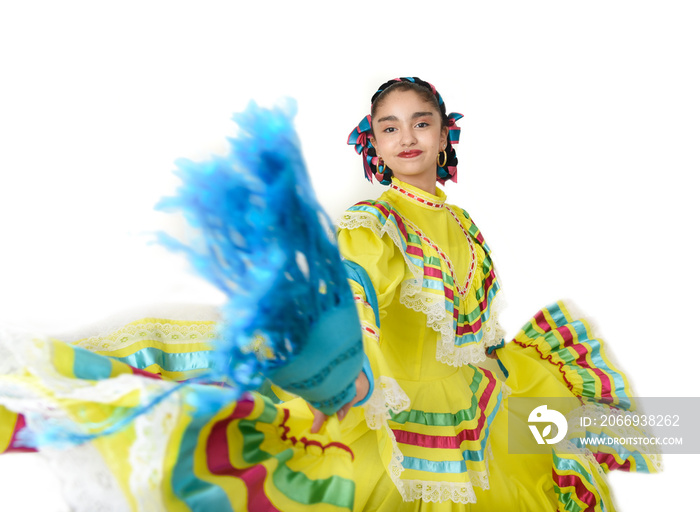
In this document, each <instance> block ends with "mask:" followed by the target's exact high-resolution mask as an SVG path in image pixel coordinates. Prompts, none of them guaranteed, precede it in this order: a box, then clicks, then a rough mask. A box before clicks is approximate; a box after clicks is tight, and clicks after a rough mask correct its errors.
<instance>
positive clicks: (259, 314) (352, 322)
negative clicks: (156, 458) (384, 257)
mask: <svg viewBox="0 0 700 512" xmlns="http://www.w3.org/2000/svg"><path fill="white" fill-rule="evenodd" d="M295 113H296V103H295V102H294V101H293V100H287V101H286V103H284V104H282V105H279V106H277V107H274V108H272V109H264V108H260V107H258V106H257V105H256V104H255V103H252V102H251V103H250V105H249V106H248V108H247V109H246V110H245V111H244V112H242V113H240V114H236V115H234V117H233V119H234V121H235V122H236V123H237V125H238V128H239V131H238V134H237V136H236V137H235V138H231V139H229V143H230V151H229V153H228V155H227V156H225V157H212V158H211V159H210V160H207V161H203V162H192V161H190V160H179V161H178V162H177V165H178V167H179V170H178V175H179V176H180V178H181V179H182V182H183V184H182V186H181V187H180V188H179V189H178V190H177V193H176V195H175V196H174V197H170V198H166V199H165V200H163V201H162V203H161V204H160V208H161V209H163V210H166V211H179V212H182V213H183V214H184V216H185V218H186V219H187V221H188V223H189V224H190V225H192V226H193V227H194V228H195V229H196V231H197V232H198V233H199V236H198V237H197V238H195V239H192V240H188V241H186V242H181V241H178V240H175V239H173V238H172V237H169V236H167V235H162V236H161V241H162V242H163V243H164V244H165V245H166V246H168V247H170V248H172V249H175V250H178V251H181V252H183V253H185V254H186V255H187V257H188V258H189V260H190V262H191V264H192V266H193V267H194V268H195V270H196V271H197V272H198V273H199V274H201V275H202V276H203V277H205V278H206V279H207V280H209V281H210V282H211V283H213V284H214V285H216V286H217V287H218V288H219V289H220V290H222V291H223V292H224V293H225V294H226V295H227V297H228V301H227V303H226V305H225V306H224V308H223V311H222V314H223V320H224V321H223V327H222V330H221V333H220V335H221V336H220V337H221V340H220V341H219V342H218V344H217V348H216V357H215V363H214V367H215V368H214V369H215V371H216V372H218V374H219V375H221V376H223V377H224V378H225V380H226V381H227V382H228V383H230V384H231V385H232V387H233V388H234V389H236V390H237V391H238V392H239V393H241V392H244V391H248V390H253V389H256V388H257V387H258V386H259V385H260V384H261V383H262V380H263V377H264V376H267V377H268V378H270V380H272V381H273V382H275V383H276V384H278V385H280V386H281V387H283V388H285V389H287V390H289V391H291V392H293V393H297V394H300V395H301V396H304V397H305V398H307V399H308V400H309V401H310V402H312V403H313V404H315V405H317V406H318V407H319V408H320V409H321V410H323V411H324V412H327V413H332V412H335V410H337V409H338V408H340V406H341V405H342V404H343V403H346V402H347V401H349V400H350V399H352V397H353V396H354V392H355V389H354V380H355V378H356V376H357V374H358V373H359V371H360V369H361V367H362V361H363V350H362V335H361V330H360V324H359V320H358V318H357V313H356V311H355V305H354V302H353V297H352V294H351V292H350V289H349V286H348V284H347V274H346V273H345V269H344V266H343V264H342V261H341V258H340V255H339V253H338V249H337V245H336V241H335V236H334V233H333V228H332V223H331V222H330V220H329V219H328V217H327V215H326V214H325V212H324V211H323V209H322V208H321V207H320V205H319V204H318V201H317V200H316V197H315V195H314V192H313V189H312V187H311V183H310V180H309V177H308V175H307V172H306V167H305V165H304V161H303V158H302V154H301V150H300V144H299V141H298V138H297V135H296V132H295V130H294V127H293V118H294V115H295Z"/></svg>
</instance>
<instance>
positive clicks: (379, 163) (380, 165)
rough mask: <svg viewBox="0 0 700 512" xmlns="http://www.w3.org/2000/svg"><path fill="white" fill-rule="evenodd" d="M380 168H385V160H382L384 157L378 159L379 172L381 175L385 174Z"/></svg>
mask: <svg viewBox="0 0 700 512" xmlns="http://www.w3.org/2000/svg"><path fill="white" fill-rule="evenodd" d="M380 167H385V165H384V160H382V157H381V156H380V157H377V172H378V173H379V174H382V172H384V169H380Z"/></svg>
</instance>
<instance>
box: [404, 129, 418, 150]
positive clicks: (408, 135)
mask: <svg viewBox="0 0 700 512" xmlns="http://www.w3.org/2000/svg"><path fill="white" fill-rule="evenodd" d="M415 143H416V137H415V135H414V134H413V130H410V129H408V130H403V131H402V132H401V145H402V146H404V147H409V146H412V145H413V144H415Z"/></svg>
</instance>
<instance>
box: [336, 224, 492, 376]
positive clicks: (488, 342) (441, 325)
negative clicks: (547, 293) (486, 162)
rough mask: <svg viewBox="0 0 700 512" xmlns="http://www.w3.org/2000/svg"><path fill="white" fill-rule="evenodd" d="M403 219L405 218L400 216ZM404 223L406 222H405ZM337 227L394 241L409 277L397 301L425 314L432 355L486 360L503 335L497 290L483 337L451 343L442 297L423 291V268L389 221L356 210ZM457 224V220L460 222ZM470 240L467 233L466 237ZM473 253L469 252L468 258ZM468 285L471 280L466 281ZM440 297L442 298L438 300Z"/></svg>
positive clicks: (453, 360)
mask: <svg viewBox="0 0 700 512" xmlns="http://www.w3.org/2000/svg"><path fill="white" fill-rule="evenodd" d="M403 220H404V222H406V220H405V219H403ZM407 224H408V223H407ZM338 226H339V228H341V229H357V228H367V229H369V230H370V231H372V233H374V234H375V235H376V236H377V237H378V238H381V237H383V236H384V235H385V234H386V235H388V236H389V238H390V239H391V241H392V242H393V243H394V245H395V246H396V247H397V248H399V249H400V250H401V254H402V255H403V257H404V261H405V262H406V265H407V266H408V268H409V270H410V271H411V274H412V275H413V279H407V280H405V281H404V282H403V283H402V284H401V290H400V294H399V301H400V303H401V304H403V305H404V306H406V307H407V308H409V309H412V310H414V311H417V312H419V313H423V314H425V316H426V318H427V321H426V324H427V326H428V327H429V328H431V329H433V330H434V331H435V332H437V333H439V335H440V336H439V339H438V344H437V349H436V354H435V357H436V359H437V360H438V361H440V362H441V363H445V364H448V365H450V366H457V367H459V366H463V365H465V364H470V363H471V364H478V363H480V362H482V361H485V360H486V354H485V350H486V347H489V346H492V345H497V344H499V343H500V342H501V340H502V339H503V337H504V335H505V330H504V329H503V328H502V327H501V325H500V324H499V322H498V316H499V314H500V311H501V310H502V308H503V307H504V306H505V301H504V300H503V299H502V293H501V292H498V294H497V295H496V297H495V298H494V300H493V301H492V302H491V304H490V306H489V309H490V316H489V319H488V320H487V322H486V323H485V324H484V326H482V329H483V337H482V339H481V340H479V342H478V343H470V344H468V345H467V346H465V347H457V346H455V344H454V340H455V332H454V325H453V319H452V316H451V315H448V314H447V311H446V310H445V304H444V298H442V297H440V298H439V296H434V295H431V294H428V293H426V292H424V291H423V269H421V268H420V267H418V266H417V265H415V264H414V263H413V262H412V261H411V260H410V259H409V257H408V255H407V254H406V253H405V251H404V250H403V245H402V238H401V234H400V233H399V231H398V229H397V228H396V227H395V226H394V225H393V224H392V223H390V222H387V223H385V224H384V225H383V226H382V227H381V229H380V228H379V225H378V223H377V221H376V219H375V218H374V217H373V216H372V215H371V214H364V213H357V214H354V215H349V214H346V215H344V216H343V217H342V218H341V220H340V221H339V222H338ZM460 226H461V223H460ZM468 240H471V237H468ZM475 260H476V256H475V255H474V254H473V255H472V262H474V261H475ZM469 286H471V284H469ZM440 299H442V300H440Z"/></svg>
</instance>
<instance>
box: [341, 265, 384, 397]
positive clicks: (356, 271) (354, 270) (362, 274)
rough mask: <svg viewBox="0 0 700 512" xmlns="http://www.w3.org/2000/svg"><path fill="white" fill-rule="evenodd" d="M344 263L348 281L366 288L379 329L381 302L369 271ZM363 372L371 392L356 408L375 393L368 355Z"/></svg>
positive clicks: (367, 299)
mask: <svg viewBox="0 0 700 512" xmlns="http://www.w3.org/2000/svg"><path fill="white" fill-rule="evenodd" d="M343 263H344V264H345V270H346V272H347V273H348V279H352V280H353V281H355V282H356V283H357V284H359V285H360V286H362V288H364V291H365V300H366V301H367V303H368V304H369V305H370V306H371V307H372V311H373V312H374V319H375V322H376V324H377V328H379V323H380V322H379V301H378V300H377V294H376V292H375V291H374V285H373V284H372V280H371V279H370V277H369V275H368V274H367V271H366V270H365V269H364V268H363V267H362V266H361V265H359V264H357V263H355V262H354V261H350V260H343ZM362 371H363V372H364V373H365V376H366V377H367V381H368V382H369V391H367V395H365V397H364V398H363V399H362V400H360V401H359V402H357V403H356V404H355V405H354V407H356V406H358V405H363V404H364V403H365V402H367V400H369V398H370V397H371V396H372V393H374V373H373V372H372V366H371V365H370V363H369V359H368V358H367V354H365V355H364V361H363V362H362Z"/></svg>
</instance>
